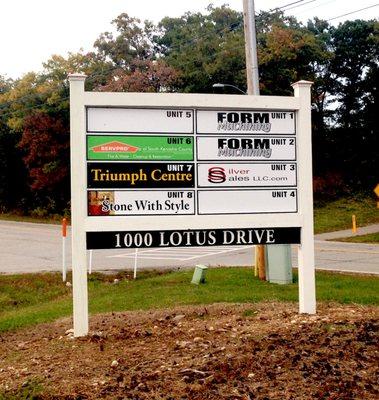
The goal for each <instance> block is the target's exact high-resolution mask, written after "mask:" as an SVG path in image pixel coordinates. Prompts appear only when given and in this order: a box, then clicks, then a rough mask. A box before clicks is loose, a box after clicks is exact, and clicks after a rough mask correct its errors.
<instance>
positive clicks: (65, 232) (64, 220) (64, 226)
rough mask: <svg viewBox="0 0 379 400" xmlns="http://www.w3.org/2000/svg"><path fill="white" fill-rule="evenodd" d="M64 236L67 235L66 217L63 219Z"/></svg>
mask: <svg viewBox="0 0 379 400" xmlns="http://www.w3.org/2000/svg"><path fill="white" fill-rule="evenodd" d="M62 236H63V237H66V236H67V219H66V218H63V219H62Z"/></svg>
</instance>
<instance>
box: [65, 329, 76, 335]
mask: <svg viewBox="0 0 379 400" xmlns="http://www.w3.org/2000/svg"><path fill="white" fill-rule="evenodd" d="M73 334H74V329H73V328H71V329H67V331H66V335H73Z"/></svg>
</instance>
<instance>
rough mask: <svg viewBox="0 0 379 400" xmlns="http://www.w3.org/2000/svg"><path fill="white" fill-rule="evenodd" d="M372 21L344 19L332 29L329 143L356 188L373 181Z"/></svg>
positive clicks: (375, 130)
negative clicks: (334, 105) (334, 104)
mask: <svg viewBox="0 0 379 400" xmlns="http://www.w3.org/2000/svg"><path fill="white" fill-rule="evenodd" d="M377 27H378V24H377V22H375V21H362V20H355V21H346V22H345V23H343V24H340V25H339V26H338V27H337V28H334V29H333V30H332V45H333V47H334V59H333V62H332V64H331V71H332V74H333V76H334V79H335V81H336V92H335V96H336V100H337V108H336V111H335V116H334V121H335V126H334V129H333V137H332V143H333V144H334V156H335V159H336V160H338V164H339V168H340V169H341V170H342V171H343V172H344V175H345V177H346V180H347V181H348V182H349V183H350V184H351V185H352V186H355V187H363V186H367V185H370V186H372V185H373V184H374V183H376V181H375V179H377V177H376V172H375V171H376V170H377V153H376V152H377V148H378V133H379V132H378V128H377V124H376V121H375V111H374V109H375V107H377V101H378V88H377V78H378V65H379V59H378V52H379V50H378V39H377V33H378V31H377V29H378V28H377Z"/></svg>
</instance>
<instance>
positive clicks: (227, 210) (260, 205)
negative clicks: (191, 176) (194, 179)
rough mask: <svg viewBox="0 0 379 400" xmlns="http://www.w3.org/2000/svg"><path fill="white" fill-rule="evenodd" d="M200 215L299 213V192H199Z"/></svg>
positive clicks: (268, 190) (267, 190)
mask: <svg viewBox="0 0 379 400" xmlns="http://www.w3.org/2000/svg"><path fill="white" fill-rule="evenodd" d="M198 209H199V214H200V215H207V214H208V215H209V214H263V213H295V212H297V190H281V189H280V190H270V189H264V190H257V189H256V190H199V191H198Z"/></svg>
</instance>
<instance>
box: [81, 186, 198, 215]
mask: <svg viewBox="0 0 379 400" xmlns="http://www.w3.org/2000/svg"><path fill="white" fill-rule="evenodd" d="M193 214H195V192H194V191H193V190H184V191H168V190H160V191H154V190H140V191H134V190H133V191H132V190H114V191H104V190H102V191H100V190H98V191H94V190H91V191H89V192H88V215H89V216H102V217H109V216H123V215H124V216H132V215H137V216H142V215H193Z"/></svg>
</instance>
